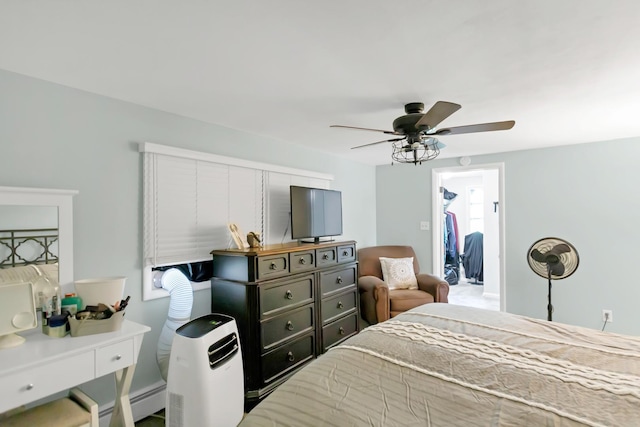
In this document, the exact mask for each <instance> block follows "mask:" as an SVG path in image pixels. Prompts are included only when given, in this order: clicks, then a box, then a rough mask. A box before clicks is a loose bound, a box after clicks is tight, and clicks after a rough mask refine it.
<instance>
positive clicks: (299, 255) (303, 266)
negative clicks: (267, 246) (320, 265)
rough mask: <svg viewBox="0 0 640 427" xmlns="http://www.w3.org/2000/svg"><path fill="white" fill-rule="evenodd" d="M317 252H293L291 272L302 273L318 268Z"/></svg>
mask: <svg viewBox="0 0 640 427" xmlns="http://www.w3.org/2000/svg"><path fill="white" fill-rule="evenodd" d="M315 261H316V251H304V252H291V253H290V254H289V262H290V265H289V271H290V272H291V273H301V272H303V271H309V270H313V269H314V268H316V262H315Z"/></svg>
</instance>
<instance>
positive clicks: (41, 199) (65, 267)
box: [0, 187, 78, 291]
mask: <svg viewBox="0 0 640 427" xmlns="http://www.w3.org/2000/svg"><path fill="white" fill-rule="evenodd" d="M76 194H78V191H77V190H58V189H49V188H30V187H0V205H20V206H55V207H57V208H58V281H59V283H60V287H61V288H62V290H63V291H65V290H66V289H70V287H72V286H73V196H75V195H76Z"/></svg>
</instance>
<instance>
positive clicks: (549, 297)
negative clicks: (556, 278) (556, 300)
mask: <svg viewBox="0 0 640 427" xmlns="http://www.w3.org/2000/svg"><path fill="white" fill-rule="evenodd" d="M548 270H549V273H548V274H549V294H548V295H547V320H548V321H549V322H551V321H552V320H551V313H553V305H551V269H550V268H549V269H548Z"/></svg>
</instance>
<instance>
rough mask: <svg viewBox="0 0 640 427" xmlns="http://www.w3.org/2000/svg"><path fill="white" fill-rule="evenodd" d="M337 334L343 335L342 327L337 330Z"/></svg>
mask: <svg viewBox="0 0 640 427" xmlns="http://www.w3.org/2000/svg"><path fill="white" fill-rule="evenodd" d="M338 333H339V334H340V335H344V328H343V327H342V326H340V329H338Z"/></svg>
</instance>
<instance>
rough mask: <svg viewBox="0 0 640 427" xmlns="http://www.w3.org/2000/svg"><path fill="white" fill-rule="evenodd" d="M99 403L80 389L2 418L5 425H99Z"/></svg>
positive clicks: (68, 426)
mask: <svg viewBox="0 0 640 427" xmlns="http://www.w3.org/2000/svg"><path fill="white" fill-rule="evenodd" d="M98 415H99V414H98V404H97V403H96V402H94V401H93V400H92V399H91V398H90V397H89V396H87V395H86V394H85V393H83V392H82V391H81V390H80V389H78V388H74V389H71V390H70V391H69V396H68V397H64V398H62V399H58V400H54V401H52V402H48V403H44V404H42V405H39V406H36V407H33V408H30V409H25V410H23V411H19V412H16V413H15V414H13V415H10V416H8V417H7V418H3V419H0V425H2V426H3V427H34V426H50V427H98V426H99V416H98Z"/></svg>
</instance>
